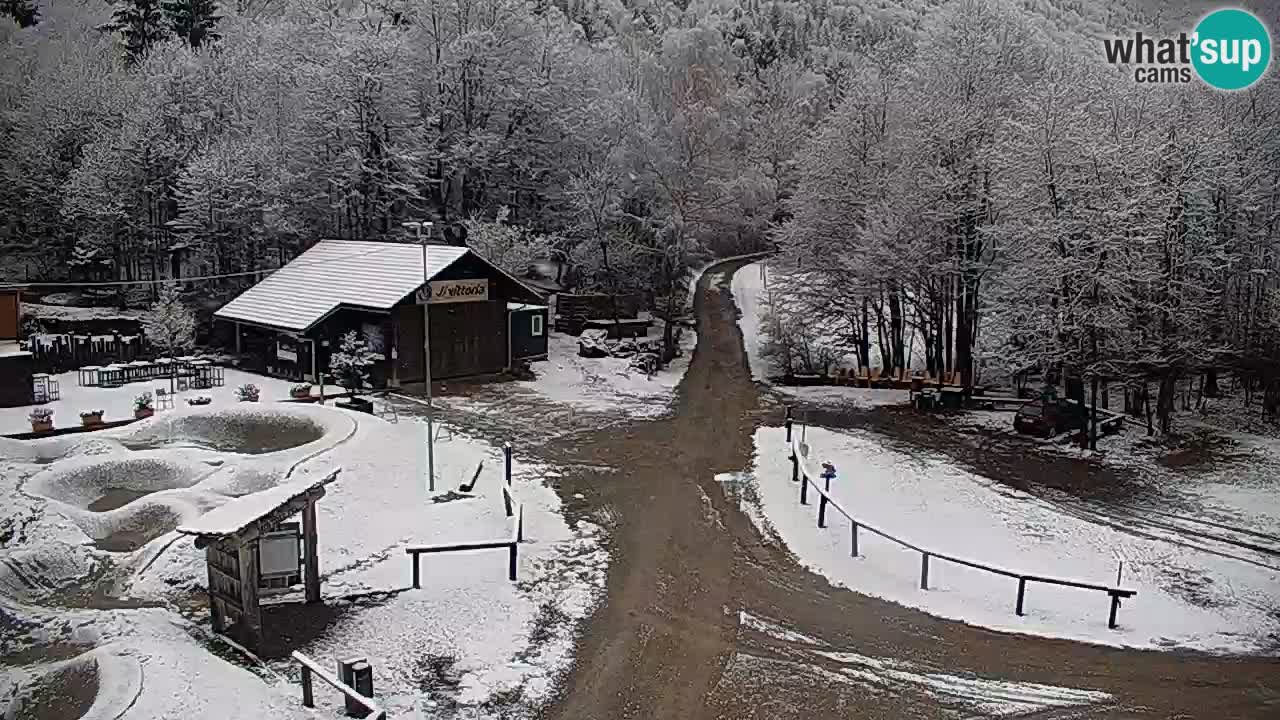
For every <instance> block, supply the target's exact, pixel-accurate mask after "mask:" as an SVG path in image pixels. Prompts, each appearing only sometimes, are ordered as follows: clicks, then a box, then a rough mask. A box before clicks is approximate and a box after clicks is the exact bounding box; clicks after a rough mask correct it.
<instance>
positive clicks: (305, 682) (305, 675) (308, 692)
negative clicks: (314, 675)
mask: <svg viewBox="0 0 1280 720" xmlns="http://www.w3.org/2000/svg"><path fill="white" fill-rule="evenodd" d="M315 706H316V699H315V696H314V695H313V694H312V689H311V668H309V667H307V666H306V665H303V666H302V707H309V708H310V707H315Z"/></svg>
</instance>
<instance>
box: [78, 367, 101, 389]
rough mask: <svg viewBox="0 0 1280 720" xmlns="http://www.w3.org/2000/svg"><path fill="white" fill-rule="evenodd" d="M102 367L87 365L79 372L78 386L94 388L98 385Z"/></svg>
mask: <svg viewBox="0 0 1280 720" xmlns="http://www.w3.org/2000/svg"><path fill="white" fill-rule="evenodd" d="M101 369H102V366H101V365H85V366H84V367H82V368H80V369H79V370H78V371H77V377H76V384H78V385H80V386H81V387H93V386H94V385H97V384H98V371H99V370H101Z"/></svg>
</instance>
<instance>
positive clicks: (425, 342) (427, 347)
mask: <svg viewBox="0 0 1280 720" xmlns="http://www.w3.org/2000/svg"><path fill="white" fill-rule="evenodd" d="M424 224H425V223H424ZM422 225H423V224H419V225H418V240H419V241H420V242H421V243H422V287H423V289H425V290H426V291H427V301H426V302H424V303H423V304H422V363H423V365H424V367H425V368H426V376H427V490H428V491H429V492H435V491H436V462H435V444H436V436H435V407H434V405H433V404H432V402H431V285H430V283H431V276H430V275H429V274H428V272H427V242H426V240H424V239H423V238H422ZM427 227H430V225H427Z"/></svg>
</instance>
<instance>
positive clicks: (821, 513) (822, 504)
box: [818, 494, 827, 528]
mask: <svg viewBox="0 0 1280 720" xmlns="http://www.w3.org/2000/svg"><path fill="white" fill-rule="evenodd" d="M826 526H827V496H826V495H821V494H820V495H818V527H820V528H824V527H826Z"/></svg>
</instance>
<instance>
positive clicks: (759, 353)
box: [729, 261, 769, 382]
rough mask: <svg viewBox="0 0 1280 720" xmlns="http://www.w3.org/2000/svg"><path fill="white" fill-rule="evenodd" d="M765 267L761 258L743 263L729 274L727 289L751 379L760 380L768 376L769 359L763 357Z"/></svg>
mask: <svg viewBox="0 0 1280 720" xmlns="http://www.w3.org/2000/svg"><path fill="white" fill-rule="evenodd" d="M767 273H768V269H767V267H766V265H765V263H764V262H763V261H761V262H754V263H750V264H748V265H743V266H742V267H740V268H738V271H737V272H735V273H734V274H733V280H731V281H730V283H729V291H730V292H732V293H733V299H734V302H736V303H737V304H738V312H739V313H740V315H739V317H738V327H739V328H740V329H741V330H742V345H743V347H744V348H745V349H746V351H747V363H748V364H749V365H750V367H751V379H752V380H756V381H758V382H764V381H765V380H767V379H768V377H769V362H768V361H767V360H766V359H765V357H764V349H765V343H766V342H767V341H768V337H769V335H768V332H767V330H766V329H765V325H764V322H765V321H764V318H765V313H766V311H767V310H768V307H769V291H768V289H767V287H766V281H767V280H768V275H767Z"/></svg>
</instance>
